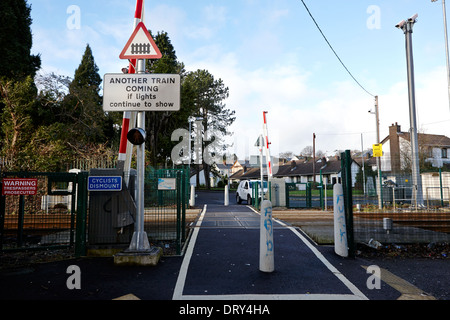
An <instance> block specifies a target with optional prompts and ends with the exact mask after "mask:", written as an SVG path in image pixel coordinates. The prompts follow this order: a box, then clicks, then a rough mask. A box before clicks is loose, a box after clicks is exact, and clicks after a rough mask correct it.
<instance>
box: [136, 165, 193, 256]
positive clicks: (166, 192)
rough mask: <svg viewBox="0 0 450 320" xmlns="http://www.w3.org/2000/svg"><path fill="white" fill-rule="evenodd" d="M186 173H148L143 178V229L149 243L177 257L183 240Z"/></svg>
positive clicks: (186, 186) (186, 171) (164, 170)
mask: <svg viewBox="0 0 450 320" xmlns="http://www.w3.org/2000/svg"><path fill="white" fill-rule="evenodd" d="M188 174H189V173H188V170H186V169H183V168H181V169H159V170H150V171H149V172H148V173H147V174H146V177H145V200H144V206H145V210H144V221H145V224H144V229H145V231H146V233H147V235H148V237H149V240H150V242H156V243H158V244H160V245H162V246H163V249H165V252H168V251H169V252H170V249H171V248H172V249H174V250H175V253H177V254H179V253H180V249H181V246H182V243H183V242H184V241H185V240H186V221H185V218H186V208H187V199H188V196H189V188H188V184H189V175H188Z"/></svg>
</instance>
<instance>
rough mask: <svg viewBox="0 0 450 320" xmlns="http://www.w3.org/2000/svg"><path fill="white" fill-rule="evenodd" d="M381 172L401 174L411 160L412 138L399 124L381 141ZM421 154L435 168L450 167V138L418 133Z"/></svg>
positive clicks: (392, 126)
mask: <svg viewBox="0 0 450 320" xmlns="http://www.w3.org/2000/svg"><path fill="white" fill-rule="evenodd" d="M381 144H382V145H383V156H382V157H381V171H383V172H392V173H399V172H400V171H402V169H405V168H406V167H408V165H409V161H410V159H411V137H410V133H409V132H402V131H401V127H400V125H399V124H397V123H395V124H392V125H391V126H390V127H389V135H388V136H387V137H386V138H384V139H383V140H382V141H381ZM418 144H419V153H420V155H421V156H422V157H424V159H425V162H430V163H431V164H432V165H433V166H435V167H442V166H446V165H449V166H450V155H449V151H450V138H448V137H447V136H444V135H437V134H425V133H418Z"/></svg>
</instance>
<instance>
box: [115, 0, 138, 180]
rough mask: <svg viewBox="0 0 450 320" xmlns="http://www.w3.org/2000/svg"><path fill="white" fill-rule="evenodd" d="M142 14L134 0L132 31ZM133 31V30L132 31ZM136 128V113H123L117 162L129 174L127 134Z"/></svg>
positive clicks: (132, 68)
mask: <svg viewBox="0 0 450 320" xmlns="http://www.w3.org/2000/svg"><path fill="white" fill-rule="evenodd" d="M143 14H144V0H136V11H135V13H134V29H135V28H136V27H137V25H138V24H139V22H141V21H142V18H143ZM134 29H133V30H134ZM136 63H137V60H136V59H132V60H130V64H129V67H128V73H130V74H134V73H136ZM135 126H136V112H130V111H125V112H124V113H123V119H122V132H121V135H120V147H119V157H118V160H119V161H124V171H125V172H129V171H130V166H131V154H132V151H133V145H132V144H131V143H130V142H128V140H127V134H128V131H129V130H130V129H133V128H134V127H135ZM128 177H129V175H126V179H125V180H126V183H127V184H128Z"/></svg>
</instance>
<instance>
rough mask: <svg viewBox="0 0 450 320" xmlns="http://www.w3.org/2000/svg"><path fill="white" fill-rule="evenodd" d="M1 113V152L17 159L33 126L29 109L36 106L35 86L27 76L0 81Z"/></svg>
mask: <svg viewBox="0 0 450 320" xmlns="http://www.w3.org/2000/svg"><path fill="white" fill-rule="evenodd" d="M0 95H1V102H2V103H3V104H4V110H3V113H2V117H1V120H2V134H3V140H2V154H3V155H4V156H8V157H11V158H15V159H18V158H19V157H20V156H22V155H21V150H22V149H23V148H24V147H25V145H26V144H27V143H28V141H29V140H28V139H29V133H30V132H31V129H32V128H33V122H32V118H31V116H30V113H31V110H33V108H35V106H36V101H35V99H36V95H37V92H36V86H35V85H34V82H33V79H32V78H31V77H30V76H28V77H26V78H25V80H24V81H14V80H3V81H0Z"/></svg>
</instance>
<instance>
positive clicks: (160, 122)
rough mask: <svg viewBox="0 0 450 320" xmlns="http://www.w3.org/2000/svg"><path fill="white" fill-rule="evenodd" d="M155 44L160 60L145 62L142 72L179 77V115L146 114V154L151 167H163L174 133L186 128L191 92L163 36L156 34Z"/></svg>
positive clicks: (183, 73) (160, 33)
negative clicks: (159, 52) (144, 70)
mask: <svg viewBox="0 0 450 320" xmlns="http://www.w3.org/2000/svg"><path fill="white" fill-rule="evenodd" d="M154 40H155V44H156V45H157V47H158V48H159V50H160V51H161V54H162V57H161V59H151V60H147V65H146V69H147V70H148V71H149V72H151V73H165V74H179V75H180V76H181V108H180V111H177V112H173V111H152V112H146V117H145V118H146V131H147V140H146V148H147V150H148V151H149V153H150V158H151V163H152V165H153V166H157V165H158V164H163V163H165V160H166V158H167V157H169V156H170V154H171V150H172V148H173V146H174V143H173V142H172V141H171V140H170V137H171V134H172V132H173V131H174V130H175V129H178V128H187V126H188V118H189V116H190V115H191V114H192V113H193V112H194V111H193V110H194V107H193V105H192V103H191V91H190V88H189V87H188V86H185V85H184V82H185V81H184V77H185V72H186V71H185V69H184V64H183V63H181V62H179V61H178V60H177V56H176V52H175V49H174V47H173V45H172V43H171V41H170V38H169V36H168V34H167V32H158V33H157V35H156V36H155V37H154Z"/></svg>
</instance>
